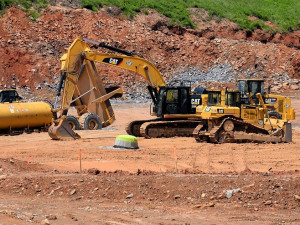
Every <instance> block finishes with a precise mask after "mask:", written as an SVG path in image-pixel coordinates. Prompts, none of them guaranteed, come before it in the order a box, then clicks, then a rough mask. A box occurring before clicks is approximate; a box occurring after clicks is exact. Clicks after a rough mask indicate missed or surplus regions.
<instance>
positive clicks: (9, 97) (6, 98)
mask: <svg viewBox="0 0 300 225" xmlns="http://www.w3.org/2000/svg"><path fill="white" fill-rule="evenodd" d="M21 99H22V98H21V97H20V96H19V95H18V92H17V91H16V90H14V89H8V90H0V103H4V102H9V103H12V102H16V101H19V100H21Z"/></svg>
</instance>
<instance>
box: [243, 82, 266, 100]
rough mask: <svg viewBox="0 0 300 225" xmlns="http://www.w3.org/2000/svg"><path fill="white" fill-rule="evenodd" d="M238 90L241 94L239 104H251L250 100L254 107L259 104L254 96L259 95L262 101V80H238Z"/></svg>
mask: <svg viewBox="0 0 300 225" xmlns="http://www.w3.org/2000/svg"><path fill="white" fill-rule="evenodd" d="M238 90H239V91H240V92H241V102H242V103H243V104H246V105H249V104H251V101H250V98H252V100H253V103H254V104H255V105H258V104H259V100H258V99H257V97H256V94H258V93H260V94H261V95H262V97H263V99H264V95H265V93H264V80H262V79H239V80H238Z"/></svg>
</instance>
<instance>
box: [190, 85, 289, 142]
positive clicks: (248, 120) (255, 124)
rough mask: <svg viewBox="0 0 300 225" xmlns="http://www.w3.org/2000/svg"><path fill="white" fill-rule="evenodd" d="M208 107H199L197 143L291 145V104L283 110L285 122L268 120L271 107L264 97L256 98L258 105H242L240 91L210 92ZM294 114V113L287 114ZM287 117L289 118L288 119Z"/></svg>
mask: <svg viewBox="0 0 300 225" xmlns="http://www.w3.org/2000/svg"><path fill="white" fill-rule="evenodd" d="M208 92H209V94H208V102H207V105H202V106H198V107H197V111H196V114H197V115H198V116H199V117H201V118H202V124H200V125H199V126H198V127H196V129H195V130H194V132H193V134H194V137H195V138H196V140H197V141H201V140H205V141H207V140H210V141H212V142H217V143H223V142H227V141H229V142H230V141H236V140H239V141H246V140H247V141H260V142H263V141H269V142H291V141H292V128H291V123H289V119H287V118H292V117H293V116H292V114H293V112H294V111H293V109H292V108H291V106H290V102H289V101H287V100H288V99H287V98H285V103H284V104H283V105H286V104H287V103H286V102H289V106H288V108H287V107H285V109H284V110H283V112H282V113H283V118H282V119H279V118H272V117H270V116H268V110H269V109H268V107H267V104H265V103H264V100H263V98H262V95H261V94H260V93H258V94H256V98H257V99H258V100H259V105H255V106H254V105H253V104H251V105H243V104H241V101H240V100H241V99H240V92H239V91H237V90H227V89H226V90H208ZM288 110H292V111H288ZM287 114H289V115H290V116H289V117H288V116H287Z"/></svg>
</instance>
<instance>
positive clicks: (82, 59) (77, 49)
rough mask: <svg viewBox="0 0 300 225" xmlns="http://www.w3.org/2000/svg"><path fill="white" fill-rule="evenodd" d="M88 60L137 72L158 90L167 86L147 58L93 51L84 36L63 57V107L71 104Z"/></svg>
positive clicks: (65, 107)
mask: <svg viewBox="0 0 300 225" xmlns="http://www.w3.org/2000/svg"><path fill="white" fill-rule="evenodd" d="M85 40H87V39H85ZM93 43H98V42H93ZM98 44H99V46H100V47H104V45H103V43H102V45H101V43H98ZM106 46H107V45H106ZM111 48H114V47H110V48H109V49H111ZM115 49H116V48H114V50H115ZM120 51H122V50H120ZM122 52H124V51H122ZM87 61H88V62H92V64H94V63H93V62H98V63H102V64H106V65H110V66H115V67H119V68H122V69H125V70H129V71H133V72H136V73H137V74H138V75H140V76H141V77H143V78H144V79H145V81H146V82H147V83H148V84H149V86H152V87H155V88H156V89H157V90H158V88H159V87H160V86H166V83H165V81H164V79H163V77H162V75H161V74H160V72H159V71H158V69H157V68H156V67H155V66H154V65H153V64H152V63H150V62H149V61H147V60H146V59H144V58H141V57H138V56H128V55H119V54H109V53H102V52H98V51H93V50H91V49H90V48H89V47H88V46H87V43H86V42H85V41H84V40H83V39H82V38H77V39H76V40H75V41H74V42H73V44H72V45H71V46H70V48H69V49H68V52H67V53H65V54H64V55H63V56H62V57H61V65H62V66H61V71H62V72H63V73H65V74H66V78H65V79H66V81H65V88H64V95H63V103H62V109H67V108H68V107H69V106H70V104H71V101H72V97H73V94H74V91H75V89H76V85H77V84H78V78H79V77H80V75H81V74H82V72H83V71H84V66H86V62H87Z"/></svg>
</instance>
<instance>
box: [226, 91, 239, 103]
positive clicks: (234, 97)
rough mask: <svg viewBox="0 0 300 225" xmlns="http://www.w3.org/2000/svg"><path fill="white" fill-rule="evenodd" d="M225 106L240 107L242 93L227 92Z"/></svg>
mask: <svg viewBox="0 0 300 225" xmlns="http://www.w3.org/2000/svg"><path fill="white" fill-rule="evenodd" d="M225 104H226V105H228V106H239V104H240V93H238V92H227V93H226V96H225Z"/></svg>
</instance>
